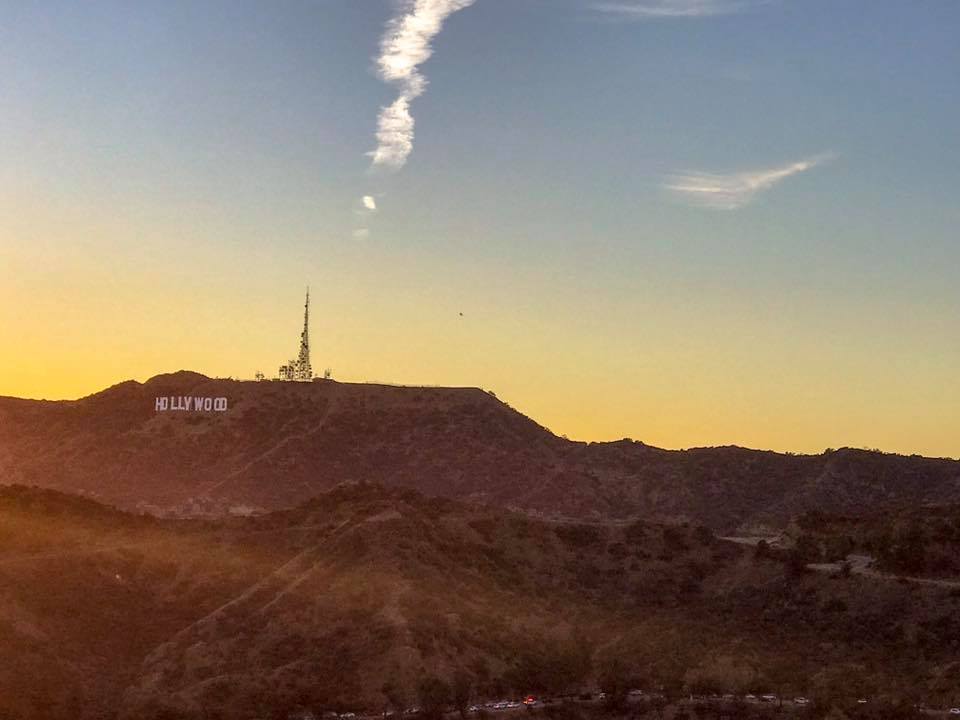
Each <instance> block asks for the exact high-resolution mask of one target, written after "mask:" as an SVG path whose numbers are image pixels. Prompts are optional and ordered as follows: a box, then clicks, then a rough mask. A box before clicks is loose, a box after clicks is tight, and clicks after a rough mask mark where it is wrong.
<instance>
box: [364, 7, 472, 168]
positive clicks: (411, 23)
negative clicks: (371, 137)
mask: <svg viewBox="0 0 960 720" xmlns="http://www.w3.org/2000/svg"><path fill="white" fill-rule="evenodd" d="M474 2H475V0H403V2H402V3H401V4H400V9H399V12H398V14H397V15H396V16H395V17H394V18H393V19H391V20H390V22H389V23H388V25H387V31H386V33H384V36H383V38H382V39H381V41H380V57H379V58H377V72H378V74H379V76H380V78H381V79H382V80H383V81H384V82H388V83H391V84H394V85H396V86H398V88H399V90H400V94H399V96H398V97H397V99H396V100H395V101H394V102H393V103H392V104H391V105H388V106H386V107H384V108H382V109H381V110H380V117H379V119H378V122H377V148H376V150H373V151H371V152H370V153H368V154H369V155H370V157H371V158H372V163H373V167H375V168H385V169H390V170H397V169H399V168H401V167H403V166H404V164H406V162H407V158H408V157H410V153H411V152H412V151H413V131H414V120H413V115H412V114H411V112H410V103H411V102H412V101H413V100H414V99H416V98H417V97H419V96H420V95H422V94H423V93H424V92H425V91H426V89H427V79H426V78H425V77H424V76H423V75H422V74H421V73H420V70H419V67H420V65H422V64H423V63H425V62H426V61H427V60H428V59H429V58H430V56H431V55H432V54H433V46H432V45H431V43H432V41H433V39H434V38H435V37H436V36H437V35H438V34H439V33H440V31H441V30H442V29H443V23H444V21H446V19H447V18H448V17H449V16H450V15H452V14H453V13H455V12H457V11H458V10H463V9H464V8H467V7H469V6H470V5H472V4H473V3H474Z"/></svg>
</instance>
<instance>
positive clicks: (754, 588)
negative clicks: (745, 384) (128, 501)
mask: <svg viewBox="0 0 960 720" xmlns="http://www.w3.org/2000/svg"><path fill="white" fill-rule="evenodd" d="M0 527H2V528H3V534H2V537H0V588H2V590H0V657H3V658H4V662H2V663H0V717H5V716H8V717H12V718H34V717H43V718H48V719H50V720H58V719H59V718H67V717H70V718H113V717H122V718H131V719H132V718H138V719H141V720H151V719H152V718H161V717H165V718H171V717H181V718H193V717H204V718H217V717H231V718H254V717H286V714H287V712H288V711H290V710H292V709H294V708H298V707H300V708H311V709H314V710H317V711H320V710H323V709H331V708H332V709H338V710H373V711H376V710H378V709H382V708H384V707H385V706H387V705H390V704H392V705H394V706H398V705H405V704H406V703H411V704H412V703H414V702H415V701H416V695H415V688H416V686H417V684H418V682H419V681H420V680H422V679H423V678H425V677H439V678H443V679H446V680H448V681H450V680H452V679H454V678H456V677H457V676H464V677H466V678H467V679H468V680H469V682H470V685H471V687H472V688H473V692H472V696H473V697H476V698H491V697H492V698H496V697H502V696H504V695H509V694H512V693H517V694H519V693H524V692H537V693H559V692H564V691H569V690H575V689H577V688H579V687H589V686H592V685H594V684H595V683H596V682H597V681H598V679H600V678H602V676H604V674H605V673H608V672H610V670H609V669H610V668H612V667H619V668H621V669H622V673H623V674H624V677H630V678H634V679H635V681H636V682H641V683H643V684H644V686H647V687H649V686H663V687H664V688H665V689H666V690H667V691H668V692H675V693H679V692H681V691H688V692H690V691H705V692H706V691H718V692H748V691H752V692H761V691H776V692H779V693H782V694H789V693H793V694H800V693H803V694H808V695H812V696H818V695H819V696H824V697H834V696H855V695H856V694H869V695H871V696H877V697H879V696H882V695H884V694H888V695H896V696H897V697H917V696H922V697H924V698H925V699H927V700H941V701H944V702H955V698H956V695H957V693H958V691H960V685H958V683H957V682H956V681H955V679H954V678H955V670H956V663H955V659H956V657H957V655H958V653H960V624H958V623H960V620H958V618H960V613H958V610H960V593H958V592H954V591H949V590H945V589H941V588H936V587H918V586H913V585H909V584H902V583H896V582H879V581H874V580H871V579H868V578H858V577H851V578H837V579H831V578H828V577H825V576H822V575H818V574H816V573H805V574H801V575H797V574H794V573H791V572H790V570H789V568H788V567H787V566H786V565H784V564H783V563H781V562H779V561H776V560H773V559H765V558H759V557H756V555H755V554H754V553H753V552H752V551H750V550H748V549H744V548H742V547H739V546H736V545H733V544H730V543H725V542H721V541H718V540H716V539H715V538H714V537H713V536H712V534H711V533H710V532H709V531H707V530H706V529H704V528H702V527H701V528H698V527H695V526H661V525H656V524H650V523H633V524H630V525H621V526H604V527H601V526H588V525H577V524H570V523H552V522H546V521H540V520H534V519H531V518H528V517H526V516H523V515H514V514H509V513H502V512H493V511H491V510H488V509H483V508H478V507H473V508H471V507H468V506H464V505H460V504H457V503H453V502H451V501H446V500H439V499H433V500H431V499H428V498H424V497H422V496H419V495H417V494H415V493H412V492H410V491H403V490H387V489H383V488H378V487H374V486H367V485H360V486H353V487H341V488H338V489H336V490H334V491H333V492H331V493H329V494H327V495H324V496H321V497H318V498H316V499H314V500H312V501H310V502H309V503H307V504H305V505H303V506H301V507H298V508H296V509H293V510H289V511H282V512H276V513H272V514H268V515H263V516H259V517H253V518H234V519H221V520H217V521H215V522H211V521H200V520H156V519H152V518H149V517H137V516H131V515H127V514H124V513H121V512H119V511H115V510H111V509H109V508H105V507H102V506H99V505H98V504H96V503H93V502H90V501H86V500H81V499H78V498H74V497H70V496H65V495H61V494H59V493H55V492H51V491H43V490H36V489H26V488H21V487H13V488H7V489H3V490H0ZM891 658H895V659H894V660H891ZM388 688H389V690H388ZM385 690H387V692H386V694H385V692H384V691H385Z"/></svg>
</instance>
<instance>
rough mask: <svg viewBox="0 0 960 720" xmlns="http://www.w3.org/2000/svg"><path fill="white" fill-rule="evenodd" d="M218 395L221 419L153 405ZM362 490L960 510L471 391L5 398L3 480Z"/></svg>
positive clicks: (844, 458)
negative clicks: (654, 442)
mask: <svg viewBox="0 0 960 720" xmlns="http://www.w3.org/2000/svg"><path fill="white" fill-rule="evenodd" d="M170 396H173V397H174V398H176V397H179V396H210V397H224V398H226V399H227V402H228V406H227V409H226V411H225V412H199V413H198V412H184V411H172V412H171V411H168V412H158V411H157V408H156V407H155V399H156V398H158V397H170ZM351 481H353V482H356V481H371V482H377V483H382V484H385V485H392V486H401V487H409V488H413V489H416V490H418V491H420V492H423V493H425V494H427V495H436V496H444V497H450V498H455V499H459V500H462V501H465V502H473V503H481V504H487V505H493V506H497V507H503V508H510V509H514V510H521V511H524V512H527V513H531V514H534V515H539V516H544V517H573V518H579V519H583V520H590V521H597V522H606V521H628V520H631V519H635V518H649V519H653V520H658V521H683V520H687V521H692V522H699V523H704V524H707V525H709V526H710V527H712V528H714V529H715V530H721V531H732V530H735V529H737V528H741V529H745V528H763V527H782V526H783V525H784V524H785V523H787V522H788V521H789V520H790V519H791V518H792V517H793V516H795V515H797V514H799V513H802V512H804V511H806V510H816V509H831V510H838V511H852V512H860V511H863V510H865V509H868V508H877V507H885V506H891V507H893V506H898V505H902V504H917V503H933V504H938V503H949V502H957V501H960V462H958V461H955V460H951V459H938V458H923V457H919V456H903V455H894V454H882V453H878V452H873V451H864V450H856V449H851V448H844V449H840V450H833V451H827V452H825V453H823V454H820V455H794V454H784V453H776V452H773V451H765V450H752V449H748V448H741V447H738V446H721V447H711V448H691V449H686V450H665V449H660V448H656V447H653V446H650V445H646V444H644V443H640V442H635V441H632V440H629V439H624V440H619V441H613V442H604V443H587V442H581V441H571V440H567V439H565V438H562V437H558V436H556V435H554V434H553V433H552V432H550V431H549V430H548V429H547V428H545V427H543V426H542V425H540V424H538V423H536V422H535V421H534V420H532V419H531V418H529V417H527V416H525V415H523V414H522V413H520V412H518V411H517V410H515V409H513V408H512V407H510V406H509V405H508V404H507V403H504V402H503V401H501V400H499V399H498V398H496V396H495V395H493V394H492V393H490V392H487V391H484V390H481V389H479V388H469V387H462V388H440V387H404V386H390V385H379V384H353V383H340V382H336V381H333V380H317V381H315V382H312V383H280V382H251V381H239V380H232V379H226V380H224V379H213V378H209V377H206V376H204V375H201V374H199V373H194V372H190V371H179V372H176V373H170V374H164V375H158V376H156V377H153V378H151V379H150V380H148V381H147V382H145V383H137V382H136V381H126V382H123V383H118V384H117V385H114V386H112V387H110V388H106V389H104V390H102V391H100V392H97V393H94V394H92V395H88V396H86V397H84V398H80V399H77V400H66V401H36V400H24V399H19V398H0V482H2V483H6V484H10V483H14V482H19V483H23V484H33V485H38V486H42V487H51V488H54V489H59V490H63V491H65V492H75V493H79V494H85V495H88V496H90V497H94V498H96V499H98V500H101V501H103V502H107V503H110V504H113V505H116V506H117V507H121V508H125V509H128V510H130V509H132V510H138V511H146V512H151V513H155V514H160V515H182V516H197V515H209V516H216V515H223V514H229V513H231V512H232V513H237V514H242V513H250V512H266V511H270V510H277V509H282V508H286V507H293V506H295V505H297V504H299V503H301V502H304V501H306V500H308V499H309V498H310V497H312V496H314V495H316V494H318V493H320V492H323V491H325V490H328V489H330V488H331V487H334V486H336V485H337V484H339V483H342V482H351Z"/></svg>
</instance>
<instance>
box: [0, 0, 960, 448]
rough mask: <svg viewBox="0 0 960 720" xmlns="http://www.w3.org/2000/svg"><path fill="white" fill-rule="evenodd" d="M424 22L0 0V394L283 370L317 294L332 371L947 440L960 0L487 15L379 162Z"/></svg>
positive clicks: (726, 419) (691, 430)
mask: <svg viewBox="0 0 960 720" xmlns="http://www.w3.org/2000/svg"><path fill="white" fill-rule="evenodd" d="M611 6H620V7H619V10H620V11H619V12H613V11H611V10H612V9H614V8H612V7H611ZM604 8H606V9H604ZM410 9H411V8H410V7H408V6H404V5H403V4H402V3H393V2H385V1H384V2H381V1H380V0H313V1H312V2H308V1H306V0H304V1H303V2H275V3H265V2H212V1H209V2H202V3H196V2H162V3H160V2H155V3H154V2H141V3H134V4H131V3H122V2H91V3H83V4H77V3H68V2H42V3H40V2H37V3H26V2H16V3H2V2H0V74H2V77H3V78H4V82H3V83H2V87H0V157H2V159H3V163H2V165H0V191H2V192H0V198H2V199H0V251H2V253H3V259H5V261H6V262H5V263H4V266H0V273H5V274H6V277H3V276H2V275H0V280H3V281H5V282H3V283H2V285H3V289H0V300H2V301H3V306H4V308H5V309H4V310H2V311H0V312H2V313H3V314H2V315H0V321H2V322H0V328H3V327H5V328H7V330H6V333H9V336H8V337H3V336H0V345H5V346H6V348H7V349H6V350H5V351H0V362H2V366H0V370H3V373H2V374H3V376H4V377H6V380H5V381H3V382H4V383H5V386H4V385H0V393H6V394H27V395H33V396H50V397H56V396H60V397H73V396H76V395H78V394H83V393H85V392H90V391H93V390H95V389H97V388H98V387H99V386H101V385H105V384H110V383H111V382H116V381H118V380H120V379H122V378H123V377H130V376H133V377H138V378H140V379H143V378H144V377H148V376H149V375H151V374H154V373H155V372H161V371H167V370H171V369H176V368H177V367H179V366H190V367H192V369H197V370H201V371H207V372H210V373H211V374H229V375H252V372H253V370H254V369H256V368H258V367H260V368H262V369H265V370H266V371H267V372H268V374H269V373H270V372H272V367H273V365H275V364H279V363H280V362H282V361H283V360H286V357H284V356H283V353H288V352H289V351H288V350H287V349H286V346H287V345H290V344H295V342H294V341H295V337H296V332H295V328H294V329H293V330H292V331H291V328H289V327H287V325H289V324H290V323H289V322H288V321H290V320H291V319H292V320H293V324H294V325H295V321H296V308H297V305H298V304H299V296H300V293H301V292H302V287H303V286H304V285H306V284H307V283H310V284H311V285H313V286H314V288H315V293H314V296H315V297H316V298H318V301H319V302H320V303H322V304H323V307H324V308H325V309H326V312H324V313H321V314H320V315H319V316H318V320H317V323H318V324H317V326H316V328H315V330H314V335H315V337H317V338H318V339H319V340H318V344H319V345H320V348H319V350H318V351H319V352H321V353H325V359H321V360H320V361H319V364H323V363H325V362H327V361H328V360H329V362H330V364H331V365H333V366H334V368H335V369H336V370H338V371H339V376H340V377H342V378H343V379H348V380H365V379H382V380H393V381H397V382H410V383H437V384H469V385H482V386H484V387H490V388H493V389H496V390H498V391H499V392H500V393H501V394H506V395H507V396H508V397H509V398H510V399H511V402H512V403H513V404H514V405H516V406H518V407H520V408H522V409H524V410H525V411H526V412H529V413H530V414H531V415H533V416H534V417H536V418H537V419H539V420H541V421H542V422H545V423H546V424H548V425H550V426H551V427H552V428H553V429H555V430H556V431H557V432H568V433H569V434H571V435H573V436H578V437H583V438H585V439H603V438H611V437H620V436H623V435H630V436H633V437H639V438H643V439H646V440H648V441H650V442H656V443H658V444H663V445H668V446H688V445H693V444H722V443H727V442H731V443H732V442H737V443H743V444H753V445H761V446H765V447H777V448H780V449H800V450H819V449H822V447H826V446H832V445H842V444H851V445H870V446H882V447H885V448H888V449H891V450H901V451H923V452H928V453H932V454H949V455H958V454H960V449H957V447H956V437H957V436H958V435H957V431H958V430H960V426H958V423H960V421H958V420H957V415H956V413H955V412H954V411H953V408H954V407H956V403H957V401H960V387H958V385H960V384H958V383H957V382H956V380H955V377H954V376H955V368H956V367H957V366H958V361H960V341H958V337H960V334H958V333H957V332H956V317H957V316H958V313H957V309H958V303H960V289H958V287H957V283H956V281H955V276H956V268H957V267H958V265H960V247H958V243H957V241H956V235H957V232H956V227H957V226H958V220H960V211H958V209H957V203H956V201H955V195H956V190H957V186H958V175H960V170H958V168H960V143H958V142H957V137H956V136H957V130H956V129H957V128H958V127H960V93H958V92H957V88H958V79H960V78H958V75H960V43H957V41H956V28H957V27H958V26H960V22H958V21H960V5H958V4H957V3H956V2H954V1H953V0H923V1H912V2H906V1H905V0H900V1H895V0H871V1H870V2H866V1H865V0H864V1H862V2H854V1H852V0H830V1H826V0H824V1H820V0H802V1H801V0H769V1H768V2H749V1H747V0H744V1H743V2H725V1H724V0H659V2H658V1H656V0H649V2H648V1H644V0H620V1H619V2H601V1H600V0H597V1H596V2H593V1H592V0H475V2H474V3H473V4H472V5H470V6H469V7H465V8H463V9H461V10H459V11H458V12H455V13H452V14H450V15H449V17H446V18H445V23H444V24H443V27H442V30H441V31H440V32H439V33H438V34H436V35H435V36H433V37H432V49H433V55H432V57H430V59H429V60H427V61H426V62H425V63H423V64H422V65H421V66H419V72H422V73H423V75H424V76H426V78H427V79H428V80H429V86H428V87H427V88H426V91H425V92H424V93H423V94H422V95H419V96H418V97H415V98H414V99H413V100H412V105H411V108H412V113H413V116H414V117H415V119H416V134H415V139H414V144H413V149H412V152H411V154H410V155H409V158H408V159H407V161H406V162H405V164H403V165H402V167H398V168H393V169H388V170H386V171H385V170H383V169H381V170H377V169H373V170H371V167H370V166H371V159H370V157H368V156H367V155H366V153H368V152H369V151H371V150H373V149H374V148H375V147H376V145H377V141H376V138H375V134H376V132H377V122H378V114H379V113H380V112H381V109H382V108H383V107H385V106H388V105H389V104H390V103H392V102H393V101H394V100H395V99H396V97H397V95H398V86H397V84H396V83H389V82H384V81H383V79H382V78H381V77H379V76H378V65H377V58H378V55H379V53H380V43H381V38H382V37H383V36H384V32H385V28H386V27H387V23H388V22H389V21H390V19H391V18H396V17H401V18H402V17H403V15H404V12H406V11H409V10H410ZM644 10H646V11H651V10H653V11H656V12H653V13H652V14H653V15H654V16H653V17H649V15H650V14H651V13H650V12H643V11H644ZM638 11H640V12H638ZM751 183H752V185H751ZM693 186H696V187H697V188H698V190H697V191H696V192H691V191H690V188H691V187H693ZM745 187H746V188H749V187H753V188H754V191H753V192H748V191H745V190H744V188H745ZM671 188H673V189H671ZM678 188H687V191H686V192H684V191H682V190H678ZM705 190H712V191H714V192H712V193H707V194H705V192H704V191H705ZM718 190H719V191H722V192H720V193H719V194H718V193H717V192H716V191H718ZM363 196H370V197H372V198H375V203H376V206H377V210H376V211H375V212H369V211H368V212H364V211H362V207H363V206H362V203H361V200H360V199H361V198H362V197H363ZM717 197H719V198H720V199H721V201H720V202H719V203H718V202H717ZM705 199H706V200H709V202H705ZM361 229H363V230H365V231H366V233H364V234H361V233H359V232H358V231H359V230H361ZM4 267H5V268H6V269H5V270H4V269H3V268H4ZM27 307H29V308H30V311H29V312H26V311H25V310H24V308H27ZM459 312H464V319H465V322H464V323H459V318H460V316H459V314H458V313H459ZM454 317H455V318H457V321H456V322H455V321H454V320H453V319H452V318H454ZM131 318H135V320H131ZM0 332H4V331H3V330H0ZM158 337H162V338H164V341H163V343H162V347H161V343H160V342H159V341H158V340H157V338H158ZM291 337H292V338H293V340H291V339H290V338H291ZM14 340H16V342H14ZM65 346H66V347H65ZM105 358H106V359H105ZM585 408H589V410H585Z"/></svg>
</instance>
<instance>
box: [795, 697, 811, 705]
mask: <svg viewBox="0 0 960 720" xmlns="http://www.w3.org/2000/svg"><path fill="white" fill-rule="evenodd" d="M809 702H810V701H809V700H807V698H805V697H795V698H794V699H793V704H794V705H806V704H808V703H809Z"/></svg>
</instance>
